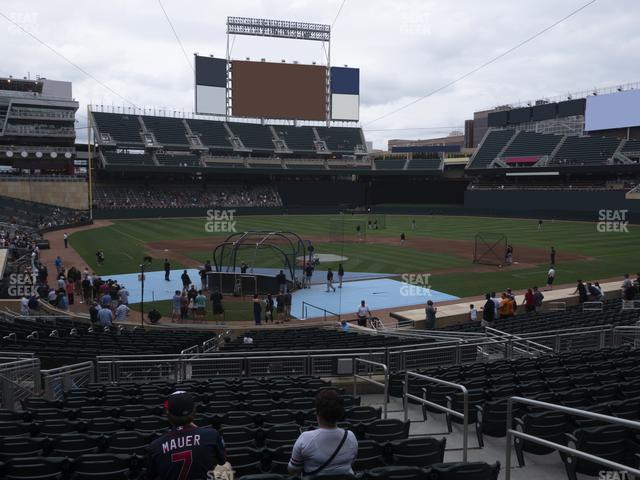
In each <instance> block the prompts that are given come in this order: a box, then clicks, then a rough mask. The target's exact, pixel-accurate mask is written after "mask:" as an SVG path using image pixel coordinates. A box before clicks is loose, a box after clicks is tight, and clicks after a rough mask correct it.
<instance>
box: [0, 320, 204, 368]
mask: <svg viewBox="0 0 640 480" xmlns="http://www.w3.org/2000/svg"><path fill="white" fill-rule="evenodd" d="M73 328H75V329H76V333H77V334H76V335H71V334H70V332H71V330H72V329H73ZM54 330H55V331H57V336H55V337H50V336H49V335H50V334H51V332H52V331H54ZM33 332H38V333H37V335H33ZM11 334H15V335H11ZM214 336H215V334H213V333H211V332H209V333H207V332H177V331H145V330H141V329H137V330H130V331H124V332H123V333H122V334H119V333H118V332H117V329H116V328H114V329H113V330H112V331H111V332H103V331H102V330H101V329H100V328H96V331H95V332H91V331H89V325H88V324H86V323H81V322H77V321H75V322H74V321H73V320H71V319H66V318H63V317H60V318H57V319H55V321H53V322H52V321H51V318H45V319H42V320H38V319H37V318H36V317H34V319H28V320H26V319H20V318H12V319H7V318H0V339H2V340H1V342H0V345H1V349H2V350H3V351H5V352H33V353H35V355H36V356H37V357H39V358H40V362H41V364H42V368H55V367H58V366H61V365H68V364H73V363H78V362H83V361H88V360H93V359H95V357H96V356H97V355H107V354H114V355H115V354H118V355H134V354H139V353H140V352H145V354H149V355H153V354H165V353H179V352H180V351H181V350H183V349H185V348H188V347H191V346H193V345H196V344H202V342H204V341H205V340H208V339H210V338H211V337H214Z"/></svg>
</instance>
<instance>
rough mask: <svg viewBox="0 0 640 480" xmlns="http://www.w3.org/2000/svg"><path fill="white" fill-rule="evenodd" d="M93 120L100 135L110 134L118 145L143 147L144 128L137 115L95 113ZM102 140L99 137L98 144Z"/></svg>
mask: <svg viewBox="0 0 640 480" xmlns="http://www.w3.org/2000/svg"><path fill="white" fill-rule="evenodd" d="M93 118H94V120H95V122H96V125H97V127H98V131H99V132H100V133H108V134H109V135H111V138H112V139H113V140H114V141H115V142H116V143H118V144H122V145H142V137H141V136H140V132H141V131H142V127H141V126H140V122H139V121H138V117H137V116H136V115H120V114H116V113H102V112H93ZM100 141H101V139H100V138H99V137H98V142H100Z"/></svg>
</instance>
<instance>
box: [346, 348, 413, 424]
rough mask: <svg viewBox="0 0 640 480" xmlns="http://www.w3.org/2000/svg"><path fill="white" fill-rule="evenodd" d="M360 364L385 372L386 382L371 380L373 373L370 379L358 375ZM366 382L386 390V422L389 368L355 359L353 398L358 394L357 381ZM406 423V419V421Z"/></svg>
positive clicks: (382, 364) (381, 364) (385, 415)
mask: <svg viewBox="0 0 640 480" xmlns="http://www.w3.org/2000/svg"><path fill="white" fill-rule="evenodd" d="M358 363H363V364H365V365H370V366H373V367H380V368H382V370H383V372H384V382H379V381H377V380H374V379H373V378H371V373H369V377H364V376H362V375H358ZM358 378H359V379H360V380H364V381H365V382H368V383H372V384H373V385H377V386H379V387H382V388H383V389H384V404H383V406H382V410H383V415H384V418H385V420H386V419H387V405H388V403H389V367H387V366H386V365H385V364H384V363H379V362H373V361H371V360H365V359H364V358H354V359H353V396H354V397H356V396H357V394H358V385H357V379H358ZM405 421H406V419H405Z"/></svg>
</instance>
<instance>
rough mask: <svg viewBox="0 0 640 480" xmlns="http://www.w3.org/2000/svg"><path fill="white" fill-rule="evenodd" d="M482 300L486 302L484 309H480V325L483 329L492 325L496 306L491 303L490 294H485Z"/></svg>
mask: <svg viewBox="0 0 640 480" xmlns="http://www.w3.org/2000/svg"><path fill="white" fill-rule="evenodd" d="M484 298H485V299H486V302H485V304H484V307H483V308H482V322H480V325H482V326H483V327H490V326H491V325H493V321H494V320H495V318H496V316H495V308H496V304H495V303H493V299H492V298H491V294H489V293H487V294H486V295H485V296H484Z"/></svg>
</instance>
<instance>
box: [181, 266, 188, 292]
mask: <svg viewBox="0 0 640 480" xmlns="http://www.w3.org/2000/svg"><path fill="white" fill-rule="evenodd" d="M180 280H182V289H183V290H188V289H189V285H191V278H190V277H189V274H188V273H187V271H186V270H183V271H182V275H180Z"/></svg>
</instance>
